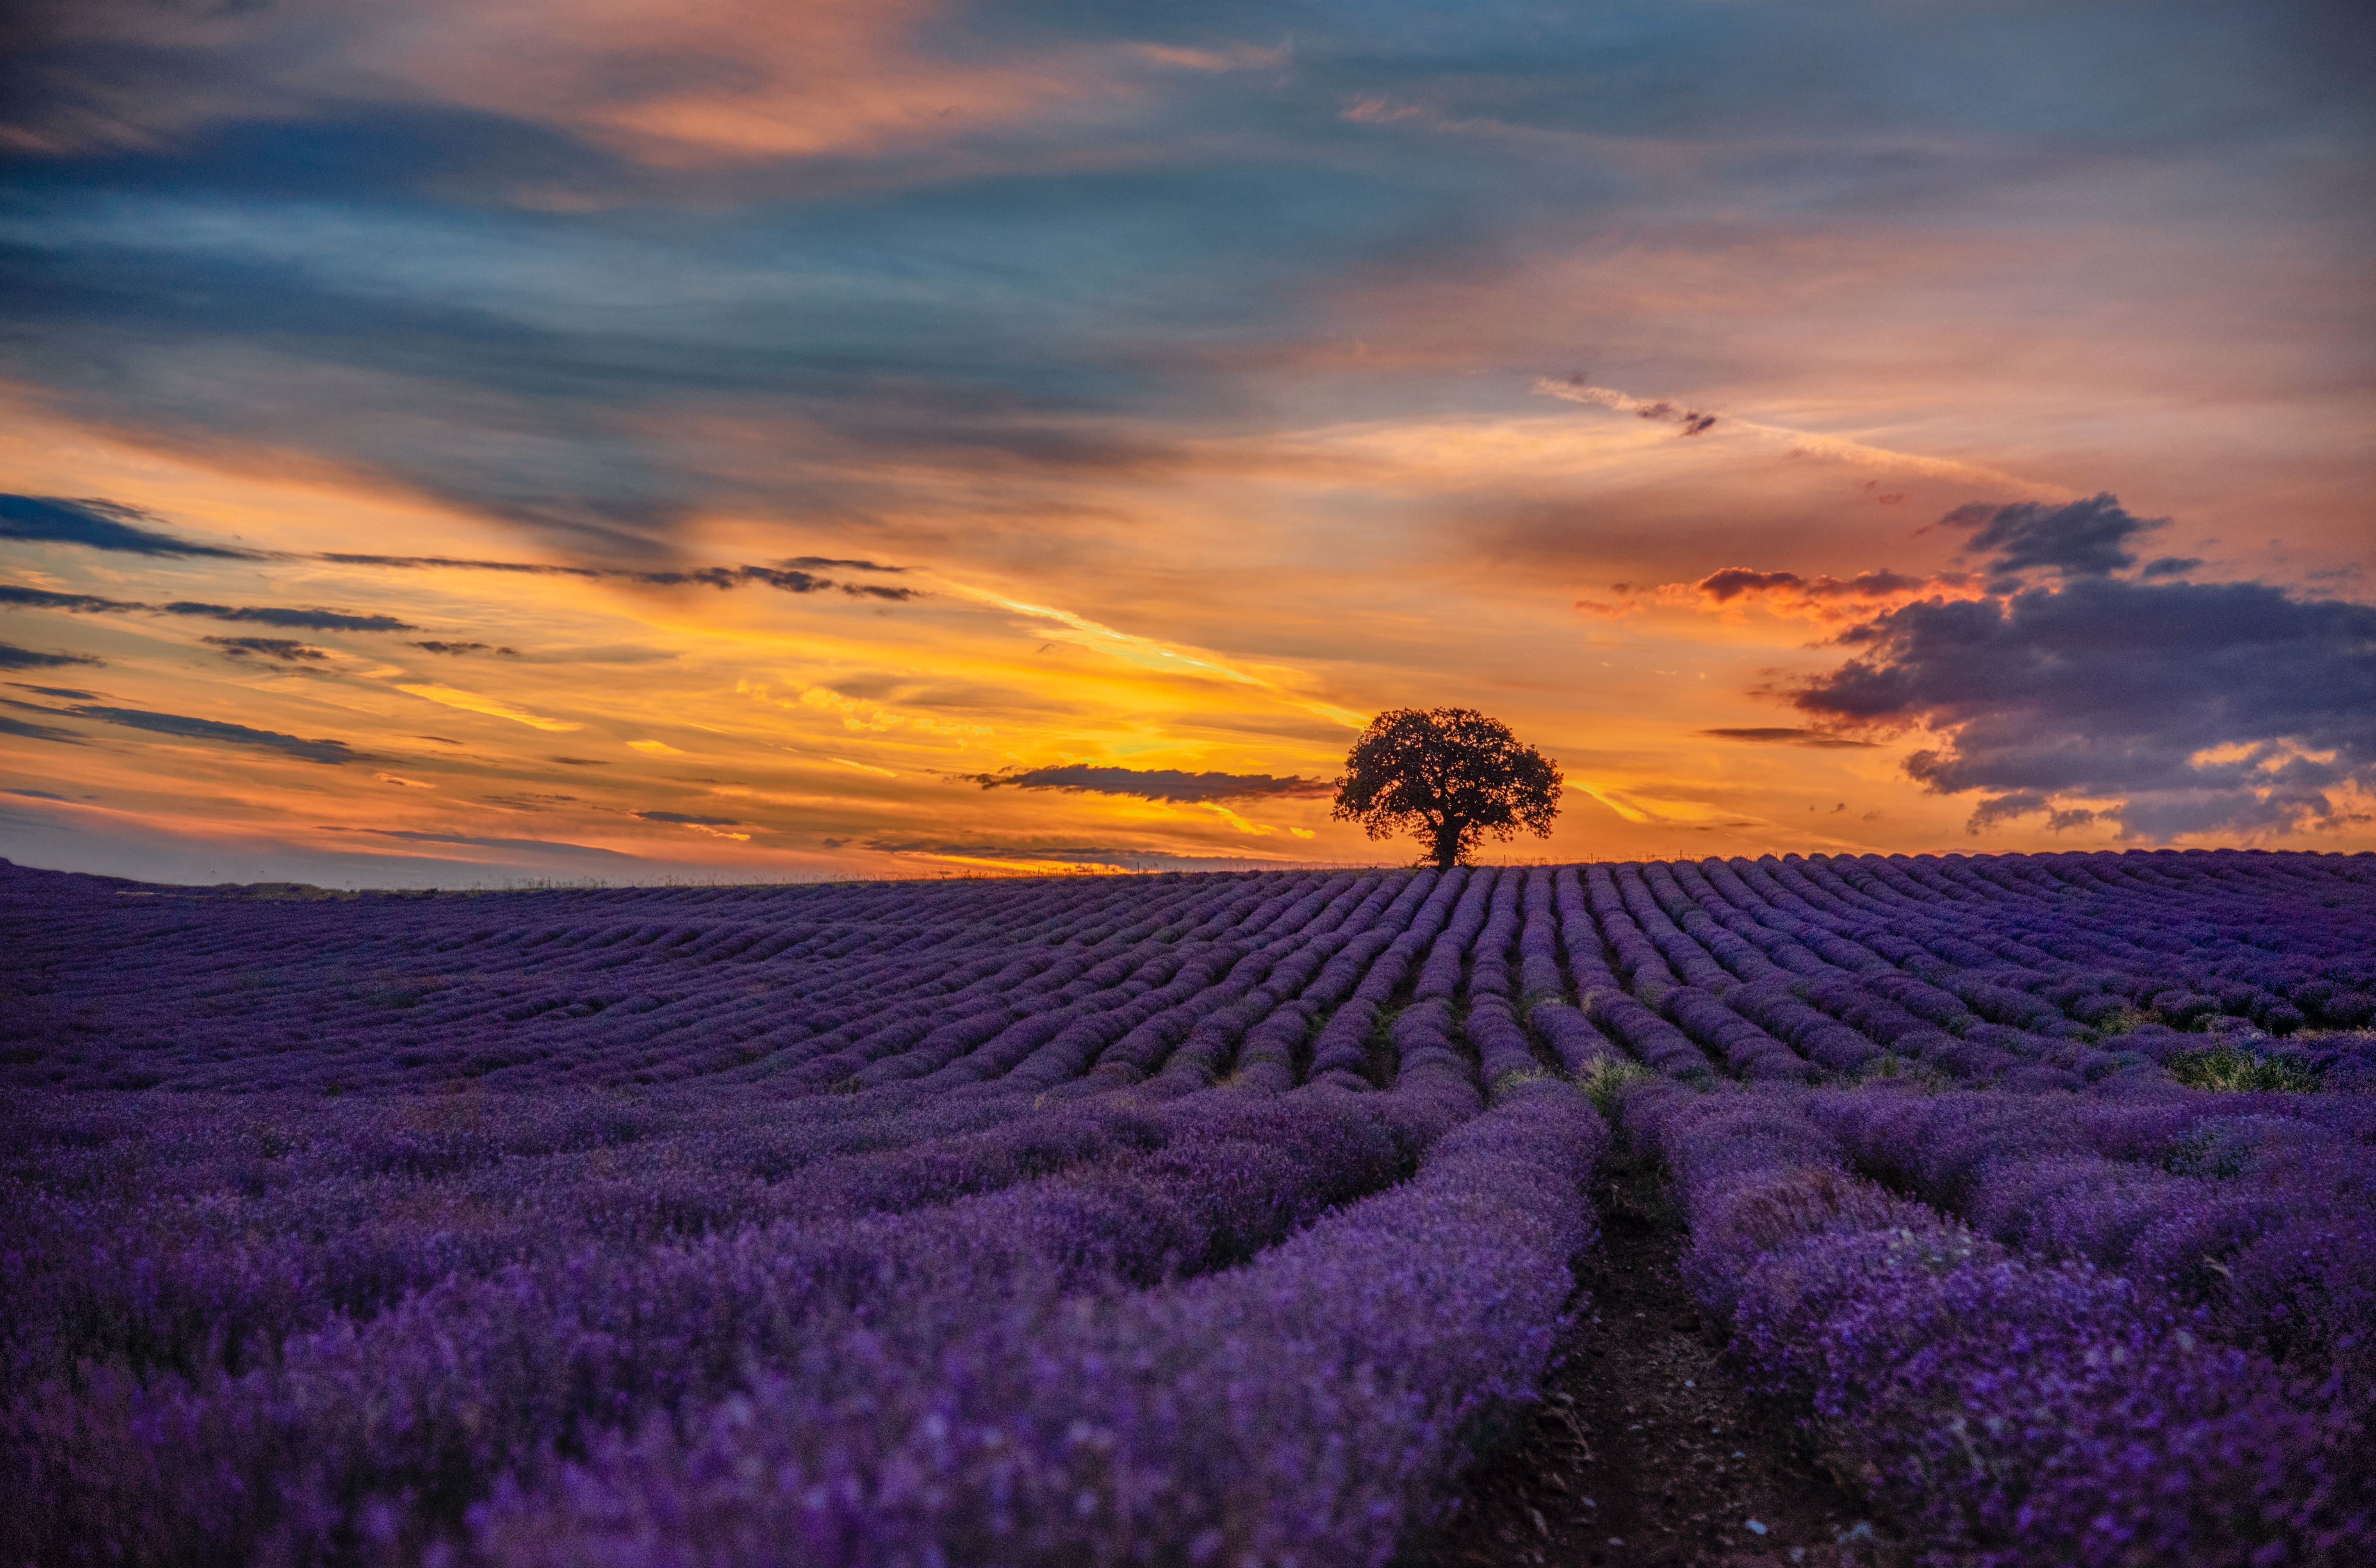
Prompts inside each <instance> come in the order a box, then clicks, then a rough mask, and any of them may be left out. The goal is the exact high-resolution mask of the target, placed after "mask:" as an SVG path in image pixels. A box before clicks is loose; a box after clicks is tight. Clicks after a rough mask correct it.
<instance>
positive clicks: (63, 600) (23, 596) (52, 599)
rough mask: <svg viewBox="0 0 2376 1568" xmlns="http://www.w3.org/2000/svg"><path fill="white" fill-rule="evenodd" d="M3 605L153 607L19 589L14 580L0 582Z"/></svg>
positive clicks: (83, 611)
mask: <svg viewBox="0 0 2376 1568" xmlns="http://www.w3.org/2000/svg"><path fill="white" fill-rule="evenodd" d="M0 605H6V606H10V607H13V608H18V609H24V610H64V611H65V612H68V613H70V614H75V615H101V614H109V613H113V612H129V611H135V610H147V609H148V608H149V606H148V605H146V604H134V603H131V602H130V601H128V600H121V599H101V598H99V597H97V596H96V595H93V594H88V593H52V592H51V591H50V590H49V589H47V588H18V587H17V586H16V585H15V584H13V583H0Z"/></svg>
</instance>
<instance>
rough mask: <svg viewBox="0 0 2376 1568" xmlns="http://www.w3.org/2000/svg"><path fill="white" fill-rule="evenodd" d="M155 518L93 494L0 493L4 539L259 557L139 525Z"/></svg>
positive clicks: (229, 557)
mask: <svg viewBox="0 0 2376 1568" xmlns="http://www.w3.org/2000/svg"><path fill="white" fill-rule="evenodd" d="M157 520H158V519H156V518H154V517H150V516H149V514H148V513H146V512H143V511H142V510H140V508H138V507H137V506H126V505H121V504H120V503H117V502H113V501H101V500H97V499H94V498H90V497H85V498H83V499H81V500H70V499H68V498H67V497H65V496H62V495H0V539H15V540H37V541H41V542H45V543H53V544H79V545H85V546H88V547H89V548H90V549H92V550H113V551H118V552H123V553H125V554H129V555H162V556H184V557H188V558H191V559H205V558H208V557H211V558H213V559H215V560H219V561H252V560H255V559H256V558H257V556H256V552H254V551H252V550H231V549H225V548H223V547H221V546H220V545H211V544H197V543H194V542H192V541H191V540H185V539H179V538H176V537H175V536H173V535H172V534H168V533H162V532H160V531H158V530H157V529H149V528H145V527H142V526H141V525H143V524H146V523H149V522H154V521H157Z"/></svg>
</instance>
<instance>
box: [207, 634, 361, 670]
mask: <svg viewBox="0 0 2376 1568" xmlns="http://www.w3.org/2000/svg"><path fill="white" fill-rule="evenodd" d="M205 640H206V641H207V642H208V643H210V644H212V645H213V646H214V647H219V648H220V649H222V650H223V657H224V658H226V659H246V658H249V657H251V656H253V657H255V658H261V659H279V661H280V662H281V663H283V664H301V663H318V662H320V661H321V660H323V659H328V658H329V657H330V656H329V655H328V654H327V652H325V651H323V650H322V649H321V648H318V647H307V646H306V645H305V644H303V643H301V642H297V641H294V640H292V639H291V638H288V637H208V638H206V639H205Z"/></svg>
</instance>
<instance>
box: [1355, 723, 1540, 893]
mask: <svg viewBox="0 0 2376 1568" xmlns="http://www.w3.org/2000/svg"><path fill="white" fill-rule="evenodd" d="M1559 791H1560V771H1559V765H1558V764H1557V763H1555V762H1553V761H1551V759H1550V758H1549V757H1547V756H1545V755H1543V754H1541V753H1540V752H1538V751H1537V750H1535V748H1534V747H1532V746H1522V745H1520V744H1519V743H1518V738H1517V737H1516V736H1515V735H1513V734H1511V733H1510V727H1509V726H1508V725H1506V724H1504V723H1503V722H1502V721H1501V720H1500V719H1488V718H1486V717H1485V716H1484V715H1483V714H1481V713H1479V712H1478V711H1477V710H1476V709H1475V708H1470V707H1439V708H1437V709H1435V710H1434V711H1433V712H1432V713H1422V712H1420V710H1419V709H1418V708H1415V707H1398V708H1396V709H1394V710H1393V711H1391V712H1388V713H1382V714H1380V715H1378V716H1377V717H1376V718H1375V719H1371V720H1370V727H1369V729H1367V730H1365V731H1362V733H1361V738H1360V740H1358V741H1356V742H1353V750H1352V751H1351V753H1350V754H1348V755H1347V756H1346V758H1345V777H1344V778H1339V779H1337V803H1336V809H1335V811H1334V812H1333V813H1332V814H1333V815H1335V816H1336V817H1337V818H1338V819H1339V820H1341V821H1347V822H1358V823H1360V825H1361V827H1362V830H1363V831H1364V832H1366V833H1368V834H1369V836H1370V837H1372V838H1387V837H1393V836H1394V835H1396V834H1397V833H1408V834H1410V835H1411V836H1412V837H1415V838H1418V839H1420V841H1421V842H1423V843H1425V844H1426V845H1427V846H1428V849H1429V850H1430V852H1431V853H1432V854H1433V855H1434V857H1435V863H1436V864H1437V865H1439V866H1442V867H1445V868H1447V869H1448V868H1450V867H1453V866H1456V865H1459V864H1461V863H1462V862H1464V861H1467V859H1468V857H1469V855H1470V854H1471V853H1472V852H1473V851H1474V850H1475V849H1476V848H1477V844H1478V841H1479V839H1480V838H1482V837H1484V836H1485V835H1487V834H1489V833H1490V834H1491V835H1492V836H1493V837H1496V838H1499V839H1503V840H1507V839H1509V838H1511V837H1514V836H1515V834H1516V832H1517V830H1518V829H1519V828H1521V827H1524V828H1527V829H1528V830H1529V831H1531V832H1533V833H1534V834H1536V835H1537V836H1538V837H1550V831H1551V818H1553V817H1555V816H1557V815H1558V814H1559V808H1560V795H1559Z"/></svg>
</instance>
